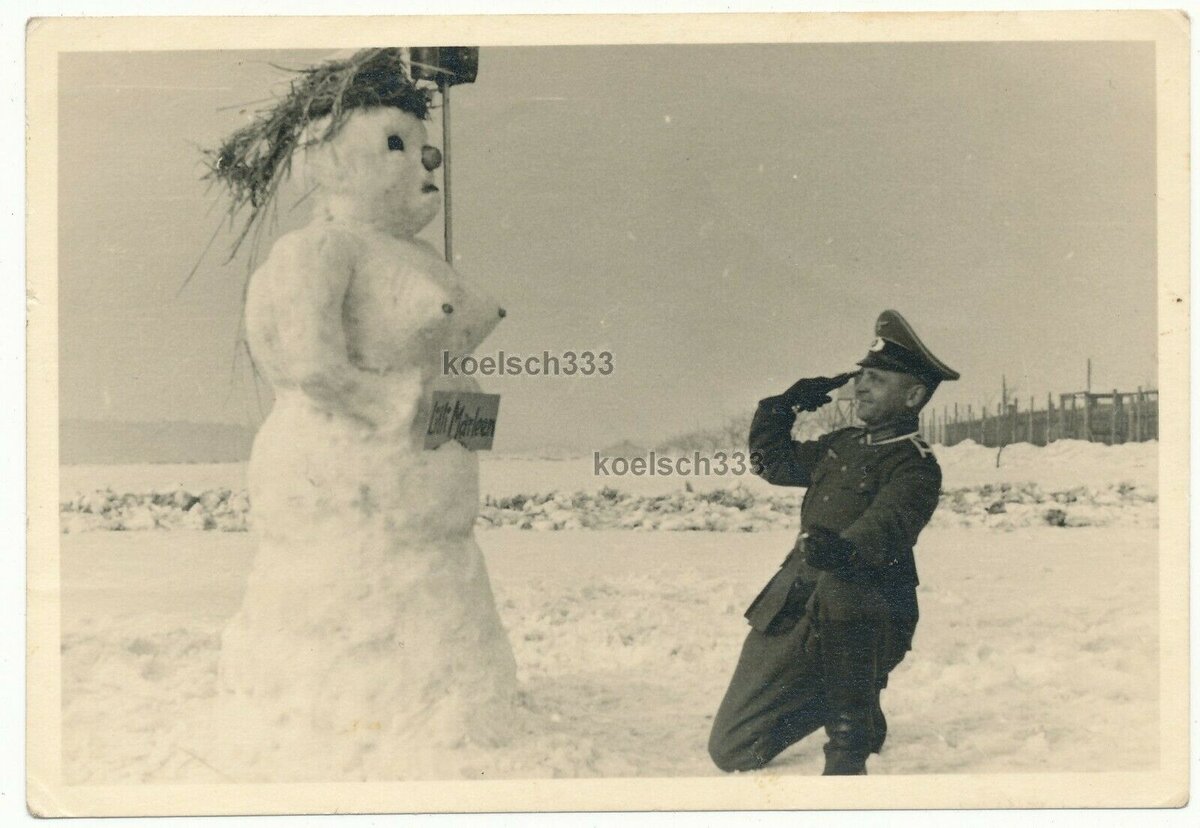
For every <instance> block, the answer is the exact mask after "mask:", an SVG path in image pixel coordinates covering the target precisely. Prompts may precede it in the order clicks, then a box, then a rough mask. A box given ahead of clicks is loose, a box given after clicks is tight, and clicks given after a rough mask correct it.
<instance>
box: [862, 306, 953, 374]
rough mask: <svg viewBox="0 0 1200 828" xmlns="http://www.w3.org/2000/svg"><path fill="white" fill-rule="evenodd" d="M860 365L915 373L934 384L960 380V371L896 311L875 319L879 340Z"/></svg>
mask: <svg viewBox="0 0 1200 828" xmlns="http://www.w3.org/2000/svg"><path fill="white" fill-rule="evenodd" d="M858 364H859V365H861V366H862V367H863V368H882V369H884V370H885V371H900V372H902V373H905V374H912V375H913V376H915V377H917V378H918V379H920V380H921V381H923V382H924V383H925V384H926V385H929V386H931V387H934V386H936V385H937V384H938V383H940V382H941V381H942V380H956V379H958V372H957V371H955V370H954V369H953V368H951V367H950V366H948V365H947V364H946V363H944V362H942V361H941V360H940V359H938V358H937V357H935V356H934V355H933V353H932V352H931V351H930V350H929V349H928V348H926V347H925V343H924V342H922V341H921V339H920V337H918V336H917V333H916V331H914V330H913V329H912V325H909V324H908V322H907V321H906V320H905V319H904V317H903V316H901V315H900V314H899V313H897V312H896V311H894V310H885V311H884V312H883V313H881V314H879V318H878V319H877V320H875V341H874V342H873V343H871V347H870V349H869V350H868V352H867V355H866V356H865V357H863V358H862V359H860V360H859V361H858Z"/></svg>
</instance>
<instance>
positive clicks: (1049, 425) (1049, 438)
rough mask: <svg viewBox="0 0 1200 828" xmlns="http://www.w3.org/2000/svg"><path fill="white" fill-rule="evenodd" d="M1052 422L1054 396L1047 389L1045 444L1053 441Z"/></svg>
mask: <svg viewBox="0 0 1200 828" xmlns="http://www.w3.org/2000/svg"><path fill="white" fill-rule="evenodd" d="M1053 423H1054V397H1053V395H1051V393H1050V392H1049V391H1047V392H1046V445H1050V444H1051V443H1053V442H1054V431H1053V429H1052V425H1053Z"/></svg>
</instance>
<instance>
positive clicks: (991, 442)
mask: <svg viewBox="0 0 1200 828" xmlns="http://www.w3.org/2000/svg"><path fill="white" fill-rule="evenodd" d="M921 433H922V434H924V435H925V437H926V438H927V439H928V440H929V441H930V442H933V443H940V444H942V445H945V446H952V445H954V444H956V443H961V442H962V441H963V440H974V441H975V442H976V443H979V444H980V445H984V446H992V447H996V446H1002V445H1007V444H1009V443H1033V444H1034V445H1038V446H1044V445H1046V444H1047V443H1052V442H1054V441H1055V440H1087V441H1088V442H1093V443H1107V444H1109V445H1112V444H1115V443H1132V442H1138V443H1140V442H1144V441H1146V440H1157V439H1158V391H1143V390H1142V389H1141V388H1139V389H1138V390H1137V391H1126V392H1121V391H1117V390H1115V389H1114V390H1113V391H1112V392H1109V393H1103V394H1101V393H1095V392H1090V391H1072V392H1070V393H1067V394H1059V395H1058V405H1057V406H1056V405H1055V404H1054V398H1053V396H1051V395H1049V394H1047V395H1046V407H1045V408H1044V409H1041V410H1036V409H1035V407H1034V398H1033V397H1030V398H1029V406H1028V407H1027V408H1025V409H1022V408H1021V407H1020V403H1019V401H1018V400H1016V399H1013V400H1011V401H1010V402H1009V404H1008V406H1007V407H1005V406H1004V405H1003V404H1002V403H997V404H996V410H995V413H991V412H989V411H988V410H987V409H986V407H984V406H980V410H979V412H978V413H977V412H976V411H975V409H974V407H973V406H969V405H968V406H966V408H965V410H960V408H959V406H958V405H957V404H956V405H954V406H953V407H951V406H942V408H941V410H940V411H938V410H937V409H936V408H933V409H927V410H926V411H923V412H922V413H921Z"/></svg>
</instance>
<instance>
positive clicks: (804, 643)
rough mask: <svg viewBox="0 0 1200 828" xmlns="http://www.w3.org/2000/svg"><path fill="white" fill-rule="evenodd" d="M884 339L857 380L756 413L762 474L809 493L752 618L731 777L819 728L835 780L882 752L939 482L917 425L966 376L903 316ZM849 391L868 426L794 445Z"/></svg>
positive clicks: (719, 742) (883, 332) (818, 388)
mask: <svg viewBox="0 0 1200 828" xmlns="http://www.w3.org/2000/svg"><path fill="white" fill-rule="evenodd" d="M875 334H876V338H875V341H874V343H873V344H872V345H871V347H870V351H869V352H868V354H867V356H866V357H865V358H864V359H862V360H861V361H859V363H858V364H859V365H860V366H861V370H860V371H856V372H853V373H845V374H840V375H838V376H836V377H832V378H829V377H818V378H815V379H803V380H800V381H799V382H797V383H796V384H795V385H793V386H792V387H791V388H789V389H788V390H787V391H785V392H784V393H783V394H780V395H779V396H777V397H767V398H766V399H764V400H762V401H761V402H760V403H759V404H758V410H757V411H756V412H755V414H754V420H753V422H752V423H751V426H750V451H751V457H752V459H753V460H754V462H755V473H756V474H758V475H759V476H761V477H762V478H764V479H765V480H767V481H768V482H770V483H773V484H775V485H777V486H805V487H807V491H806V492H805V494H804V501H803V505H802V507H801V516H800V529H801V531H800V536H799V538H798V539H797V541H796V545H795V547H794V548H793V549H792V552H791V554H789V555H788V557H787V559H786V560H785V561H784V562H783V564H782V565H781V567H780V569H779V571H778V572H777V573H776V574H775V576H774V577H773V578H772V579H771V580H770V582H769V583H768V584H767V585H766V587H765V588H764V589H763V591H762V592H761V593H760V594H759V596H758V597H757V598H756V599H755V600H754V602H753V603H752V604H751V605H750V608H749V609H748V610H746V618H747V619H748V620H749V622H750V626H751V628H752V629H751V630H750V632H749V634H748V635H747V637H746V642H745V644H744V645H743V647H742V654H741V657H740V658H739V660H738V664H737V668H736V669H735V670H734V673H733V678H732V680H731V681H730V684H729V689H728V690H727V691H726V693H725V698H724V699H723V700H722V702H721V706H720V708H719V709H718V711H717V715H716V719H715V720H714V721H713V728H712V734H711V736H710V737H709V743H708V751H709V755H710V756H712V759H713V761H714V762H715V763H716V765H717V767H719V768H721V769H722V770H725V771H735V770H752V769H755V768H760V767H762V766H763V765H765V764H767V763H768V762H770V761H771V760H772V759H773V758H774V757H775V756H776V755H778V754H779V753H780V752H781V751H782V750H784V749H785V748H787V747H788V746H789V745H792V744H794V743H795V742H798V741H799V740H801V739H803V738H804V737H805V736H807V735H809V734H810V733H812V732H814V731H815V730H817V729H818V728H820V727H822V726H823V727H824V728H825V732H826V734H827V736H828V742H827V743H826V745H825V770H824V773H825V775H828V776H833V775H847V774H865V773H866V772H867V771H866V762H867V757H868V755H869V754H871V753H878V752H879V750H880V749H881V748H882V746H883V741H884V737H885V735H886V731H887V722H886V720H885V719H884V716H883V711H882V709H881V707H880V704H879V695H880V691H881V690H882V689H883V688H884V687H885V686H886V685H887V676H888V673H889V672H891V670H892V669H893V668H894V667H895V666H896V665H897V664H899V663H900V661H901V659H903V658H904V654H905V653H906V652H907V651H908V650H909V649H910V645H911V643H912V636H913V632H914V630H915V629H916V624H917V594H916V586H917V569H916V563H915V561H914V558H913V546H914V544H915V543H916V541H917V535H918V534H920V532H921V529H922V528H924V526H925V524H926V523H928V522H929V518H930V517H931V516H932V515H933V510H934V508H935V507H936V506H937V502H938V494H939V491H940V489H941V482H942V473H941V469H940V468H939V467H938V463H937V460H936V459H935V458H934V456H933V453H932V452H931V451H930V449H929V446H928V444H926V443H925V441H924V440H922V439H921V438H920V436H919V435H918V433H917V415H918V412H919V411H920V410H921V407H922V406H923V405H925V403H926V402H928V400H929V397H930V395H931V394H932V393H933V392H934V389H936V388H937V386H938V384H939V383H940V382H941V381H942V380H956V379H958V376H959V375H958V373H957V372H955V371H953V370H952V369H950V368H949V367H947V366H946V365H945V364H944V363H943V362H942V361H941V360H939V359H938V358H937V357H935V356H934V355H933V354H932V353H930V351H929V349H928V348H926V347H925V345H924V344H923V343H922V342H921V340H920V339H918V338H917V335H916V333H915V332H914V331H913V329H912V328H911V327H910V326H909V324H908V323H907V322H906V321H905V320H904V318H903V317H902V316H901V315H900V314H899V313H897V312H895V311H891V310H889V311H884V312H883V313H882V314H881V315H880V316H879V319H878V320H877V321H876V323H875ZM851 379H854V380H855V400H856V405H857V413H858V417H859V419H861V420H862V422H863V423H864V424H865V427H862V428H844V429H841V430H838V431H834V432H832V433H830V434H826V435H824V436H822V437H820V438H818V439H816V440H812V441H807V442H796V441H794V440H792V436H791V430H792V425H793V423H794V421H795V419H796V412H797V411H815V410H817V409H818V408H820V407H821V406H822V405H824V404H825V403H827V402H830V401H831V400H830V397H829V394H830V392H832V391H833V390H834V389H835V388H838V387H840V386H842V385H845V384H846V383H847V382H849V381H850V380H851Z"/></svg>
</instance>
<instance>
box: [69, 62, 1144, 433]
mask: <svg viewBox="0 0 1200 828" xmlns="http://www.w3.org/2000/svg"><path fill="white" fill-rule="evenodd" d="M329 55H330V53H328V52H231V51H210V52H141V53H112V54H97V53H77V54H70V55H65V56H64V57H63V58H62V59H61V62H60V108H59V116H60V136H59V164H60V175H59V245H60V259H59V264H60V273H59V279H60V294H59V313H60V406H61V408H60V414H61V417H62V418H64V419H106V420H134V421H151V420H188V421H195V422H224V423H236V424H241V425H246V426H249V427H255V426H257V424H258V423H259V422H260V421H261V419H262V417H263V416H264V414H265V413H266V411H267V410H268V409H269V405H270V393H269V389H268V388H266V387H265V386H263V385H262V384H261V383H256V382H255V381H254V379H253V377H252V375H251V374H250V372H249V370H248V367H247V365H246V361H245V359H244V358H243V359H238V358H237V356H236V354H237V343H238V336H239V324H240V314H241V296H242V289H243V285H244V282H245V279H246V277H247V273H248V266H247V261H246V259H245V256H244V255H243V256H241V257H239V258H237V259H235V260H233V261H230V262H227V261H226V257H227V253H228V250H229V245H230V243H231V242H232V241H233V234H231V233H230V232H228V230H227V228H222V219H223V217H224V211H225V205H224V203H223V202H222V200H221V193H220V192H219V191H218V190H217V189H216V188H211V187H209V186H208V184H207V182H204V181H202V180H201V176H202V175H203V173H204V167H203V164H202V162H201V156H200V148H202V147H212V146H215V145H217V144H218V143H219V142H220V140H221V139H222V138H223V137H224V136H225V135H227V134H228V133H229V132H231V131H233V130H234V129H236V128H237V127H238V126H240V125H241V124H243V123H245V122H246V121H247V119H248V118H250V117H251V116H252V115H253V114H254V112H255V111H256V110H257V109H259V108H261V107H263V106H266V105H268V104H269V100H270V98H271V95H272V94H273V93H278V92H279V91H280V90H281V88H283V85H285V84H286V82H287V80H288V77H289V75H288V73H287V72H286V71H285V70H284V69H282V68H280V67H297V66H303V65H307V64H310V63H312V62H314V61H317V60H320V59H323V58H325V57H328V56H329ZM451 108H452V127H453V146H452V164H453V223H454V234H455V259H456V260H455V266H456V267H458V268H459V269H460V270H461V271H463V272H464V273H469V274H471V275H472V276H473V277H475V278H477V279H480V280H482V281H483V282H485V283H486V284H487V285H488V286H489V289H490V290H491V292H492V293H493V294H494V295H496V296H497V297H498V298H499V299H500V301H501V303H502V304H503V305H504V307H505V308H506V309H507V311H508V316H507V317H506V319H505V320H504V321H503V323H502V324H501V325H500V326H499V327H498V328H497V329H496V332H495V333H494V334H492V336H491V337H489V339H488V340H487V341H486V342H485V343H484V344H483V345H482V346H481V347H480V348H479V349H478V351H477V353H478V354H480V355H486V354H495V353H496V352H498V351H500V350H504V351H505V352H507V353H510V354H513V353H516V354H522V355H525V354H540V353H541V352H542V351H543V350H549V351H551V352H561V351H565V350H568V349H573V350H576V351H582V350H585V349H590V350H593V351H597V352H598V351H601V350H608V351H610V352H611V353H612V354H613V366H614V370H613V372H612V374H611V375H609V376H607V377H591V378H583V377H575V378H566V377H558V378H531V377H520V378H511V377H505V378H499V377H492V378H483V379H482V380H481V382H482V384H483V385H484V388H485V390H487V391H491V392H494V393H500V394H501V395H502V404H501V409H500V420H499V424H498V433H497V439H496V448H497V450H505V451H526V450H535V449H539V448H549V447H566V448H572V449H576V450H583V451H589V450H592V449H597V448H602V447H604V446H606V445H610V444H612V443H615V442H618V441H620V440H622V439H632V440H634V441H654V440H658V439H661V438H665V437H668V436H671V435H673V434H677V433H680V432H684V431H688V430H690V429H693V428H698V427H710V426H716V425H718V424H720V423H722V422H724V421H725V420H727V419H728V418H729V417H731V416H734V415H739V414H746V413H749V412H750V411H751V410H753V406H754V403H755V402H756V401H757V400H758V399H759V398H760V397H763V396H766V395H768V394H773V393H778V392H779V391H781V390H782V389H783V388H785V387H787V385H789V384H790V383H791V382H793V381H794V380H795V379H796V378H798V377H801V376H810V375H814V374H831V373H835V372H838V371H841V370H845V369H847V368H848V367H850V366H852V365H853V363H854V362H855V361H856V360H858V359H860V358H861V357H862V356H863V355H865V353H866V348H867V346H868V345H869V344H870V342H871V340H872V338H873V335H874V334H873V324H874V320H875V318H876V317H877V316H878V314H879V313H880V311H882V310H883V309H885V308H895V309H897V310H899V311H900V312H901V313H903V314H904V315H905V316H906V317H907V318H908V320H909V321H910V322H911V323H912V324H913V325H914V327H915V328H916V330H917V331H918V333H919V334H920V335H921V336H922V338H923V339H924V340H925V341H926V343H927V344H928V345H929V346H930V347H931V349H932V350H933V351H934V352H935V353H936V354H937V355H938V356H939V357H941V358H942V359H943V361H945V362H946V363H948V364H949V365H951V366H952V367H954V368H955V369H957V370H958V371H959V372H960V373H961V374H962V380H960V381H959V382H956V383H946V384H943V385H942V387H941V388H940V389H939V390H938V392H937V394H936V395H935V397H934V401H933V405H934V406H936V407H939V408H940V406H943V405H953V404H954V403H958V404H959V405H960V406H963V407H965V406H966V405H967V404H972V405H973V406H974V407H975V409H976V410H977V409H978V408H979V406H980V404H981V403H984V402H986V403H987V404H988V405H989V406H991V407H992V408H993V410H994V406H995V404H996V402H997V400H998V399H999V394H1000V385H1001V377H1002V376H1004V377H1005V379H1006V380H1007V382H1008V386H1009V388H1010V389H1015V390H1016V393H1017V394H1018V395H1019V396H1020V398H1021V400H1022V406H1024V405H1026V404H1027V401H1028V397H1029V396H1031V395H1032V396H1034V397H1036V398H1037V400H1038V401H1039V402H1038V404H1039V406H1042V405H1044V401H1045V398H1046V395H1047V393H1048V392H1053V393H1054V394H1056V395H1057V394H1058V393H1059V392H1064V391H1073V390H1080V389H1082V388H1083V386H1084V384H1085V371H1086V369H1085V365H1086V360H1087V359H1088V358H1089V357H1091V359H1092V362H1093V387H1094V388H1097V389H1112V388H1120V389H1121V390H1134V389H1136V387H1137V386H1139V385H1141V386H1145V387H1157V383H1156V379H1155V378H1156V376H1157V362H1156V352H1155V349H1156V340H1157V328H1156V320H1155V298H1156V287H1155V204H1154V198H1155V179H1154V177H1155V154H1154V152H1155V134H1154V54H1153V46H1152V44H1144V43H1136V42H1122V43H1114V42H1108V43H1061V42H1059V43H1011V44H986V43H983V44H981V43H973V44H919V43H918V44H796V45H766V46H764V45H721V46H711V45H706V46H693V45H687V46H685V45H677V46H627V47H607V46H602V47H596V46H589V47H563V48H557V47H556V48H549V47H522V48H487V49H484V50H483V52H482V54H481V60H480V71H479V77H478V79H477V81H476V82H475V83H474V84H470V85H464V86H459V87H455V89H454V92H453V94H452V104H451ZM439 134H440V125H439V124H438V123H437V121H436V120H435V122H434V123H432V124H431V135H433V136H435V137H436V136H438V135H439ZM299 195H300V193H297V192H292V191H285V192H284V193H283V194H282V196H281V202H280V214H281V215H280V220H279V224H278V227H277V228H275V229H274V231H273V233H271V234H268V235H266V236H265V237H264V238H263V239H262V241H261V243H260V246H259V252H258V255H259V256H260V257H262V256H265V255H266V252H267V251H268V250H269V246H270V244H271V242H272V240H273V238H274V237H275V235H277V234H278V233H283V232H287V231H289V230H291V229H294V228H295V227H298V226H301V225H302V224H303V223H304V222H305V221H306V219H307V212H306V210H307V207H308V203H307V202H301V203H300V204H299V205H298V206H293V203H294V202H296V201H297V199H298V197H299ZM214 233H216V235H215V237H214ZM424 235H425V236H426V237H427V238H429V239H430V240H431V241H433V242H434V243H437V244H440V237H441V225H440V220H435V222H434V224H432V225H431V226H430V227H429V228H427V230H426V232H425V234H424ZM210 239H213V242H212V246H211V247H210V248H209V249H208V252H207V253H205V252H204V251H205V248H206V245H208V243H209V240H210ZM197 262H199V267H198V269H197V270H196V273H195V275H194V277H193V278H192V279H191V280H190V282H188V283H187V285H186V286H184V281H185V279H186V277H187V276H188V274H189V272H190V271H191V270H192V269H193V267H194V266H196V264H197Z"/></svg>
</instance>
